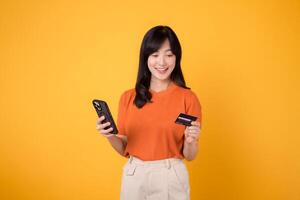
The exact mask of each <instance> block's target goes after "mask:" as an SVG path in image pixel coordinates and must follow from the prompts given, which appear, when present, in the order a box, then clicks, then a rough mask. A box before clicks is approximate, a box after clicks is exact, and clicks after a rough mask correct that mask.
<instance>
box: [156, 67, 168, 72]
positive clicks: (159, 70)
mask: <svg viewBox="0 0 300 200" xmlns="http://www.w3.org/2000/svg"><path fill="white" fill-rule="evenodd" d="M155 69H156V70H157V71H158V72H166V71H167V70H168V69H169V68H168V67H167V68H155Z"/></svg>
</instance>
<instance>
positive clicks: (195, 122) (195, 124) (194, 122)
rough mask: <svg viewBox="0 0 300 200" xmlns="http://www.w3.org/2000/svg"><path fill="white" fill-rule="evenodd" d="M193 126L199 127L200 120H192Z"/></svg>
mask: <svg viewBox="0 0 300 200" xmlns="http://www.w3.org/2000/svg"><path fill="white" fill-rule="evenodd" d="M191 125H192V126H197V127H200V126H201V125H200V123H199V122H198V121H192V123H191Z"/></svg>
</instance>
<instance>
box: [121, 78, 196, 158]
mask: <svg viewBox="0 0 300 200" xmlns="http://www.w3.org/2000/svg"><path fill="white" fill-rule="evenodd" d="M150 92H151V94H152V99H151V101H153V103H146V104H145V105H144V106H143V107H142V108H140V109H139V108H138V107H136V106H135V104H134V98H135V88H133V89H129V90H127V91H125V92H124V93H123V94H122V95H121V98H120V101H119V113H118V120H117V125H118V130H119V134H120V135H125V136H127V146H126V149H125V154H124V156H126V157H128V156H129V155H132V156H136V157H138V158H140V159H142V160H159V159H166V158H179V159H183V158H184V156H183V142H184V130H185V126H184V125H180V124H176V123H175V120H176V118H177V117H178V115H179V113H185V114H189V115H193V116H196V117H198V119H197V121H199V122H200V124H201V121H202V116H201V105H200V102H199V100H198V98H197V96H196V94H195V93H194V92H193V91H191V90H190V89H185V88H182V87H180V86H178V85H176V84H175V83H174V82H171V83H170V84H169V86H168V88H167V89H166V90H164V91H160V92H155V91H153V90H151V89H150Z"/></svg>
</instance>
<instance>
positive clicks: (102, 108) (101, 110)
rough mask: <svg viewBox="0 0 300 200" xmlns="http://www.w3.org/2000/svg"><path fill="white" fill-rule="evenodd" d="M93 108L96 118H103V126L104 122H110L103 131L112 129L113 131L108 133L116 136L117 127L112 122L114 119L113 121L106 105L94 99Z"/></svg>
mask: <svg viewBox="0 0 300 200" xmlns="http://www.w3.org/2000/svg"><path fill="white" fill-rule="evenodd" d="M93 106H94V108H95V109H96V112H97V114H98V117H101V116H103V115H104V116H105V119H104V120H103V121H102V124H104V123H106V122H110V126H107V127H105V128H104V129H105V130H106V129H109V128H110V127H112V128H113V131H112V132H110V133H112V134H118V129H117V126H116V124H115V122H114V119H113V117H112V115H111V113H110V110H109V108H108V105H107V103H106V102H105V101H103V100H98V99H94V100H93Z"/></svg>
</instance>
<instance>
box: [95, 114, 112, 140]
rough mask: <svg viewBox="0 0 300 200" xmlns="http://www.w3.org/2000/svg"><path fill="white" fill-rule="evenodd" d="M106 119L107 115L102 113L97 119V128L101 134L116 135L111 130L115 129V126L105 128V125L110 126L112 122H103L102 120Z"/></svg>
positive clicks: (105, 135)
mask: <svg viewBox="0 0 300 200" xmlns="http://www.w3.org/2000/svg"><path fill="white" fill-rule="evenodd" d="M104 119H105V116H104V115H102V116H101V117H99V118H98V119H97V123H96V130H97V131H98V132H99V133H100V134H101V135H103V136H104V137H107V138H108V137H111V136H114V134H111V133H110V132H112V131H113V128H112V127H110V128H109V129H106V130H105V129H104V128H105V127H108V126H110V122H106V123H104V124H102V121H103V120H104Z"/></svg>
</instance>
